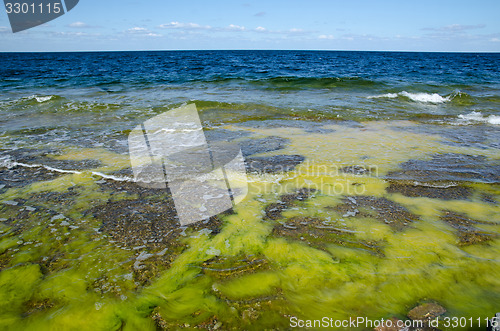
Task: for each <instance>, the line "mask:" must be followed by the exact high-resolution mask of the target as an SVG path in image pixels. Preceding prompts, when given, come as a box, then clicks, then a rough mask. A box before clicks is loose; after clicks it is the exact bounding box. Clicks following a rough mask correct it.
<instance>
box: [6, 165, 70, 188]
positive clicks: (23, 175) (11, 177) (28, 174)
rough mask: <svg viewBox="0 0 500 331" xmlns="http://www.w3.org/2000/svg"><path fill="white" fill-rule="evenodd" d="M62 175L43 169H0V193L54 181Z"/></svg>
mask: <svg viewBox="0 0 500 331" xmlns="http://www.w3.org/2000/svg"><path fill="white" fill-rule="evenodd" d="M62 175H63V174H62V173H58V172H54V171H49V170H47V169H45V168H42V167H35V168H28V167H22V166H15V167H12V168H6V167H2V168H0V193H1V192H3V191H5V190H7V189H9V188H12V187H24V186H27V185H30V184H33V183H36V182H41V181H48V180H53V179H56V178H57V177H60V176H62Z"/></svg>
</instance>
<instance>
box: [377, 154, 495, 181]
mask: <svg viewBox="0 0 500 331" xmlns="http://www.w3.org/2000/svg"><path fill="white" fill-rule="evenodd" d="M400 167H401V170H400V171H393V172H390V173H389V174H387V176H386V178H387V179H392V180H411V181H418V182H423V183H427V182H440V183H445V182H455V181H459V182H463V181H465V182H483V183H499V182H500V163H499V162H498V161H495V160H488V159H487V158H486V157H485V156H483V155H465V154H457V153H444V154H434V155H433V156H432V159H430V160H409V161H407V162H404V163H402V164H401V165H400Z"/></svg>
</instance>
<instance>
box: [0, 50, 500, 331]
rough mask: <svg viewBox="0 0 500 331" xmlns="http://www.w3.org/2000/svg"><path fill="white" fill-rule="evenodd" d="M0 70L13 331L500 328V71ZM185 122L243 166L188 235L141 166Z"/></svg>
mask: <svg viewBox="0 0 500 331" xmlns="http://www.w3.org/2000/svg"><path fill="white" fill-rule="evenodd" d="M0 63H1V64H0V328H1V329H5V330H69V329H79V330H87V329H89V330H177V329H184V328H185V329H206V330H264V329H268V330H271V329H272V330H288V329H294V328H296V327H298V328H300V327H302V328H304V327H310V329H321V328H324V327H326V328H331V329H339V330H340V329H346V330H351V329H359V330H373V329H374V328H375V327H377V326H380V323H388V322H387V321H388V320H389V321H391V323H397V322H398V321H399V322H400V323H407V325H413V326H414V325H415V324H411V323H418V321H422V320H423V321H424V323H430V321H429V320H427V318H432V322H433V323H437V324H436V325H433V326H434V327H439V329H441V330H452V329H455V328H459V329H464V330H477V329H484V330H486V327H487V324H488V323H490V324H491V321H490V319H491V318H492V317H494V315H495V314H496V313H497V312H498V309H499V307H498V302H500V291H499V288H500V279H499V278H498V275H499V274H500V237H499V234H500V54H499V53H419V52H351V51H270V50H269V51H268V50H262V51H258V50H255V51H253V50H241V51H143V52H75V53H0ZM186 107H187V108H189V107H191V108H189V109H195V110H196V114H197V118H198V117H199V119H196V120H195V122H196V123H199V125H200V126H201V127H200V128H201V129H202V132H203V139H205V140H203V139H202V140H203V141H206V144H207V146H208V147H209V149H210V153H218V152H220V151H221V150H224V149H225V148H226V147H227V145H228V144H231V145H234V146H236V147H238V148H239V151H240V152H241V154H240V156H241V157H242V159H241V160H242V162H244V171H243V172H241V171H240V172H237V173H229V175H228V176H229V177H230V179H231V181H230V182H231V183H230V184H231V185H233V184H234V185H235V187H237V189H235V190H233V191H234V192H233V193H235V192H236V191H237V192H239V193H240V195H241V196H240V197H239V198H238V199H232V200H231V201H232V207H231V208H226V209H224V208H223V209H224V210H217V212H213V213H212V214H210V215H208V216H207V217H206V218H205V219H203V220H199V221H196V222H191V223H190V224H184V223H183V222H182V218H181V217H180V215H181V209H182V208H180V205H179V200H178V194H177V195H176V193H175V190H173V189H172V188H170V189H169V188H168V187H167V188H166V189H165V188H163V189H159V188H155V187H151V186H148V185H141V183H140V182H139V181H138V180H137V172H134V171H135V170H136V169H134V168H133V166H132V165H133V164H134V160H133V158H132V157H131V152H130V151H131V149H130V147H131V146H130V141H131V140H130V136H131V135H132V134H133V133H134V132H136V131H135V130H137V128H142V130H146V129H147V125H148V124H146V127H145V123H160V122H161V121H163V122H161V123H167V124H168V125H170V124H172V125H173V127H174V128H175V127H176V126H175V125H176V124H175V123H170V124H169V123H168V121H167V122H164V121H165V118H168V116H169V114H170V115H171V114H175V112H176V111H178V110H179V109H187V108H186ZM165 116H166V117H165ZM149 120H151V121H149ZM160 120H161V121H160ZM148 121H149V122H148ZM198 121H199V122H198ZM158 125H159V124H158ZM171 128H172V127H169V128H165V130H167V131H168V130H171ZM161 137H163V136H160V138H161ZM176 137H177V136H176ZM198 137H199V136H198ZM176 139H177V138H176ZM160 142H161V140H160ZM163 144H164V145H169V144H170V145H171V144H180V140H177V141H176V140H175V139H170V140H165V141H163ZM148 146H149V145H148ZM182 146H184V145H182ZM190 155H195V154H190ZM233 156H234V155H233ZM183 162H184V163H183V165H182V166H186V165H187V166H188V167H189V166H191V167H194V165H195V164H196V162H197V160H196V157H194V158H191V159H189V158H188V159H187V161H186V160H183ZM218 166H223V164H222V165H221V164H219V165H218ZM179 167H180V166H179ZM214 167H215V168H216V166H215V165H214ZM179 169H180V168H179ZM240 170H241V169H240ZM228 171H229V170H228ZM229 172H230V171H229ZM225 176H226V174H225ZM226 179H227V178H226ZM226 183H228V181H227V180H226ZM194 195H196V194H194ZM198 195H200V194H198ZM200 196H201V197H202V198H203V199H204V202H203V201H200V202H199V205H196V203H198V202H194V204H195V205H196V208H198V209H199V210H202V209H203V210H204V211H206V206H205V203H208V202H207V201H209V200H210V199H213V197H212V196H210V195H207V194H201V195H200ZM219 209H220V208H219ZM353 320H355V321H356V324H355V326H353V325H354V324H352V321H353ZM345 321H349V324H346V323H345ZM384 321H385V322H384ZM343 322H344V323H343ZM308 323H309V324H308ZM377 323H378V324H377ZM346 325H347V326H346ZM386 325H387V324H386Z"/></svg>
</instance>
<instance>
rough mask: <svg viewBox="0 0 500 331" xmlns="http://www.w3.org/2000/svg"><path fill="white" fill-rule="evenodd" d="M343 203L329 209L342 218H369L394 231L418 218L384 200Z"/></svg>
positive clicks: (355, 198) (356, 198) (359, 198)
mask: <svg viewBox="0 0 500 331" xmlns="http://www.w3.org/2000/svg"><path fill="white" fill-rule="evenodd" d="M342 202H343V203H341V204H338V205H336V206H333V207H330V209H331V210H334V211H336V212H337V213H339V214H340V215H341V216H342V217H351V216H356V217H371V218H375V219H376V220H378V221H380V222H383V223H385V224H387V225H389V226H390V227H391V228H392V229H393V230H395V231H402V230H403V229H404V228H405V227H408V226H409V225H410V224H411V223H412V222H414V221H416V220H418V219H419V217H418V216H417V215H415V214H413V213H411V212H409V211H408V210H407V209H406V208H405V207H403V206H401V205H400V204H397V203H395V202H394V201H391V200H388V199H386V198H379V197H374V196H353V197H346V198H344V199H343V200H342Z"/></svg>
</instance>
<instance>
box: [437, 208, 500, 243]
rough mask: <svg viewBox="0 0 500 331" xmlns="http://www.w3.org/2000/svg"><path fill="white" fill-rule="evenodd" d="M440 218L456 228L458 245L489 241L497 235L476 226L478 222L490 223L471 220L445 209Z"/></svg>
mask: <svg viewBox="0 0 500 331" xmlns="http://www.w3.org/2000/svg"><path fill="white" fill-rule="evenodd" d="M441 220H443V221H445V222H446V223H447V224H449V225H450V226H451V227H453V228H454V229H455V230H457V234H458V237H459V245H460V246H467V245H473V244H477V243H481V242H485V241H489V240H491V239H493V238H495V237H497V236H498V235H497V234H495V233H491V232H487V231H483V230H481V229H479V228H477V227H476V226H477V225H480V224H491V223H487V222H482V221H478V220H473V219H470V218H468V217H467V216H465V215H462V214H459V213H455V212H452V211H446V212H445V214H444V215H443V216H441Z"/></svg>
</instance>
